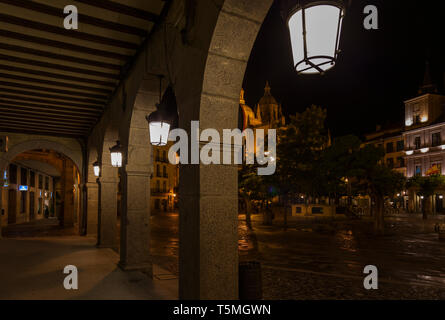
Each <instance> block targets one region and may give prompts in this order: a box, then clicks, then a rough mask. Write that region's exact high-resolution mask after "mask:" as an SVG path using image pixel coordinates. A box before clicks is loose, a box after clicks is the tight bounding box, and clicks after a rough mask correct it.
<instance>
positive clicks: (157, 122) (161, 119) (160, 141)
mask: <svg viewBox="0 0 445 320" xmlns="http://www.w3.org/2000/svg"><path fill="white" fill-rule="evenodd" d="M146 119H147V121H148V128H149V131H150V143H151V144H152V145H154V146H165V145H166V144H167V142H168V135H169V134H170V128H171V123H170V122H169V121H168V119H167V115H166V114H165V112H164V110H162V109H160V108H158V110H156V111H155V112H153V113H151V114H150V115H149V116H147V118H146Z"/></svg>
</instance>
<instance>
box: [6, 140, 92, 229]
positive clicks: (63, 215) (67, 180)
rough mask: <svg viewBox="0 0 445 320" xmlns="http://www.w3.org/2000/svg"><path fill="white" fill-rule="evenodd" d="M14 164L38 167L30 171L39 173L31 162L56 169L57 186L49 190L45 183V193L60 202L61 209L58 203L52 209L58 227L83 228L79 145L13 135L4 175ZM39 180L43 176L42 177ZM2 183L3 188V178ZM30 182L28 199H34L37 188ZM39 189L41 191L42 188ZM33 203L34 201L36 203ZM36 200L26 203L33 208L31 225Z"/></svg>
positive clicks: (63, 141) (30, 211)
mask: <svg viewBox="0 0 445 320" xmlns="http://www.w3.org/2000/svg"><path fill="white" fill-rule="evenodd" d="M38 150H41V151H38ZM14 161H22V162H24V163H25V164H24V165H25V166H26V165H27V164H28V165H30V166H36V167H31V168H34V169H37V170H38V165H37V164H35V163H32V161H37V162H39V163H46V164H48V165H51V166H53V167H54V168H56V170H57V171H58V173H59V176H58V179H57V181H58V182H57V183H56V182H54V184H51V187H48V182H46V180H45V190H51V192H52V193H51V197H52V196H53V195H54V199H61V200H60V201H61V202H60V206H59V204H58V203H57V201H58V200H52V201H54V203H53V206H52V208H53V209H54V213H53V214H55V216H57V217H59V223H60V225H61V226H65V227H72V226H73V225H74V224H76V223H79V226H80V219H81V217H82V212H83V208H82V207H81V205H80V200H81V195H80V189H79V184H80V181H79V180H78V179H77V178H76V177H79V179H81V177H82V171H81V170H82V168H83V158H82V148H81V146H80V144H78V143H77V142H75V140H71V139H70V140H68V139H65V140H64V139H60V140H59V141H57V140H56V139H51V138H41V137H29V136H24V135H21V134H11V144H10V147H9V150H8V152H4V153H2V154H1V155H0V170H1V172H3V171H4V170H6V169H7V167H8V165H9V164H10V163H11V162H14ZM29 163H31V164H29ZM77 174H78V175H77ZM39 177H41V176H40V175H39ZM29 179H31V178H29ZM0 180H1V181H0V184H1V185H2V186H3V175H2V176H1V179H0ZM28 182H29V183H30V191H29V195H26V197H28V196H29V197H31V195H34V194H35V193H36V191H37V190H36V188H37V184H35V185H34V186H33V184H32V183H31V180H29V181H28ZM34 183H35V180H34ZM40 188H41V189H42V187H40ZM49 188H51V189H49ZM11 190H14V189H11ZM11 190H10V191H11ZM0 191H1V190H0ZM40 195H42V192H41V193H40ZM45 197H46V192H45ZM59 197H60V198H59ZM31 199H35V200H34V201H33V200H31ZM37 199H38V197H33V198H29V199H28V200H26V201H27V202H28V201H29V202H28V203H29V204H30V206H29V212H28V209H26V210H27V211H26V212H27V214H29V216H27V218H26V219H30V221H31V220H34V217H35V216H34V213H35V211H34V208H35V207H36V206H37V207H38V208H39V203H38V202H37ZM1 200H2V197H1V196H0V207H3V206H2V201H1ZM47 200H48V199H47ZM45 201H46V200H45ZM48 201H49V200H48ZM8 202H9V201H8V200H7V202H6V203H7V204H8V207H9V203H8ZM48 206H50V205H48ZM56 207H57V212H56ZM40 208H41V204H40ZM59 210H60V211H59ZM22 220H23V219H22ZM26 221H27V220H26ZM22 222H23V221H22Z"/></svg>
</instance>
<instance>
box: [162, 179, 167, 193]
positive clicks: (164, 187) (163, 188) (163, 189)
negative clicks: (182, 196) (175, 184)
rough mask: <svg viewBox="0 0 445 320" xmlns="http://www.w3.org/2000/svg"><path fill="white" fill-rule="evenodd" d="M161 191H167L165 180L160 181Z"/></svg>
mask: <svg viewBox="0 0 445 320" xmlns="http://www.w3.org/2000/svg"><path fill="white" fill-rule="evenodd" d="M162 192H164V193H165V192H167V182H165V181H164V182H163V183H162Z"/></svg>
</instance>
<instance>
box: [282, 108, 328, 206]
mask: <svg viewBox="0 0 445 320" xmlns="http://www.w3.org/2000/svg"><path fill="white" fill-rule="evenodd" d="M325 121H326V110H325V109H322V108H320V107H317V106H314V105H313V106H311V107H310V108H308V109H306V110H305V111H304V112H303V113H301V114H296V115H295V116H291V117H290V123H289V125H288V126H287V127H286V128H283V129H280V130H279V131H278V143H277V172H276V174H275V184H276V185H277V187H278V192H279V193H280V195H281V196H283V197H284V198H285V199H289V198H291V196H292V195H296V194H299V193H303V194H306V195H311V196H317V195H319V194H320V193H321V192H323V189H322V188H321V185H320V182H321V180H322V179H323V175H322V173H321V172H320V159H321V154H322V151H323V149H324V148H325V147H326V145H327V143H328V134H327V130H326V128H325V125H324V123H325Z"/></svg>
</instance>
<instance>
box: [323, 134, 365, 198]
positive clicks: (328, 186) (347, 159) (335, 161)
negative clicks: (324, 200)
mask: <svg viewBox="0 0 445 320" xmlns="http://www.w3.org/2000/svg"><path fill="white" fill-rule="evenodd" d="M360 145H361V141H360V139H359V138H358V137H356V136H354V135H347V136H343V137H339V138H337V139H335V140H334V141H333V143H332V145H330V146H329V147H328V148H326V150H325V151H324V152H323V154H322V158H321V164H320V171H321V172H322V176H323V177H324V180H325V181H324V182H323V183H322V185H323V188H324V190H325V192H326V195H327V196H329V198H330V199H331V198H333V199H335V204H338V202H339V198H340V197H341V196H342V195H345V194H347V193H348V190H347V189H348V183H349V181H351V178H352V177H353V176H354V174H355V168H356V166H357V161H356V160H357V154H358V151H359V150H360Z"/></svg>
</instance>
